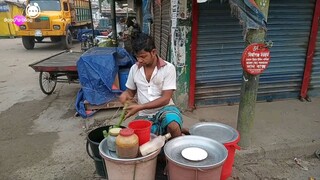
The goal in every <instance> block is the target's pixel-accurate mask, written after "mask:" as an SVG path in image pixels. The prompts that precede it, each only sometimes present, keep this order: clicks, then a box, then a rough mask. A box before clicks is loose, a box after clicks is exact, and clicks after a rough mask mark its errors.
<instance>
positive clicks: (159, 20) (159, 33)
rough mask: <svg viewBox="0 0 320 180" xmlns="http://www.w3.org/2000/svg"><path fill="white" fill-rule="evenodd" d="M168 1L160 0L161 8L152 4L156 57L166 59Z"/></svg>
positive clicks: (168, 30) (169, 6)
mask: <svg viewBox="0 0 320 180" xmlns="http://www.w3.org/2000/svg"><path fill="white" fill-rule="evenodd" d="M170 9H171V4H170V0H162V1H161V6H159V5H157V4H156V3H153V28H152V29H153V31H152V33H151V34H152V35H153V37H154V43H155V46H156V49H157V51H158V55H159V56H160V57H162V58H163V59H166V58H167V55H168V54H167V52H168V47H169V45H168V44H169V42H170V41H169V37H170V19H171V18H170Z"/></svg>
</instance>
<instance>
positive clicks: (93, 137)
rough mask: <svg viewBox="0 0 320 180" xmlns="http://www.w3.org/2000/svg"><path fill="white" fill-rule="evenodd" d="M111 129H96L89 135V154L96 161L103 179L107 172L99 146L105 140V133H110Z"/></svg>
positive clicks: (104, 127) (107, 127) (106, 127)
mask: <svg viewBox="0 0 320 180" xmlns="http://www.w3.org/2000/svg"><path fill="white" fill-rule="evenodd" d="M110 127H112V125H109V126H102V127H99V128H96V129H94V130H92V131H90V133H89V134H88V135H87V145H86V149H87V153H88V155H89V156H90V157H91V158H92V159H93V160H94V163H95V167H96V171H97V174H98V175H99V176H102V177H106V174H107V172H105V165H104V163H103V161H102V157H101V156H100V153H99V144H100V142H101V141H102V140H103V139H104V136H103V131H104V130H106V131H109V128H110ZM122 128H124V127H123V126H122ZM89 147H90V148H89Z"/></svg>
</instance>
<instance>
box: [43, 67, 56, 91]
mask: <svg viewBox="0 0 320 180" xmlns="http://www.w3.org/2000/svg"><path fill="white" fill-rule="evenodd" d="M39 84H40V88H41V91H42V92H43V93H44V94H47V95H50V94H52V92H53V91H54V89H55V88H56V85H57V78H56V77H55V76H54V75H52V74H50V73H48V72H40V74H39Z"/></svg>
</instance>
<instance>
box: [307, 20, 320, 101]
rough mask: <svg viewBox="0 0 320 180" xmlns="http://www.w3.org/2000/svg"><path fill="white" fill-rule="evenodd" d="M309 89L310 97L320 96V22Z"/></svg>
mask: <svg viewBox="0 0 320 180" xmlns="http://www.w3.org/2000/svg"><path fill="white" fill-rule="evenodd" d="M308 90H309V91H308V95H309V96H310V97H315V96H320V23H319V29H318V37H317V44H316V50H315V54H314V57H313V63H312V72H311V80H310V85H309V88H308Z"/></svg>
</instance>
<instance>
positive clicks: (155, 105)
mask: <svg viewBox="0 0 320 180" xmlns="http://www.w3.org/2000/svg"><path fill="white" fill-rule="evenodd" d="M132 50H133V53H134V55H135V57H136V58H137V63H136V64H134V65H133V66H132V67H131V69H130V72H129V75H128V79H127V83H126V87H127V89H126V91H124V92H123V93H122V94H121V95H120V98H119V99H120V102H122V103H126V102H128V101H130V100H132V99H133V97H135V95H137V96H136V97H137V101H138V103H135V104H131V105H129V106H128V107H127V108H126V110H127V114H126V116H125V118H128V117H130V116H132V115H134V114H136V113H137V112H138V113H139V115H138V116H137V117H136V118H135V119H148V120H150V121H152V122H153V125H152V129H151V132H152V133H154V134H157V135H164V134H166V133H168V132H169V133H171V136H172V138H174V137H177V136H181V127H182V123H183V120H182V115H181V113H180V111H179V109H178V108H177V107H176V106H175V105H174V103H173V101H172V95H173V92H174V90H175V89H176V69H175V67H174V65H173V64H171V63H169V62H167V61H165V60H163V59H161V58H160V57H159V56H158V55H157V51H156V49H155V45H154V41H153V40H152V38H151V37H150V36H148V35H147V34H144V33H139V34H137V35H136V36H134V37H132Z"/></svg>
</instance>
